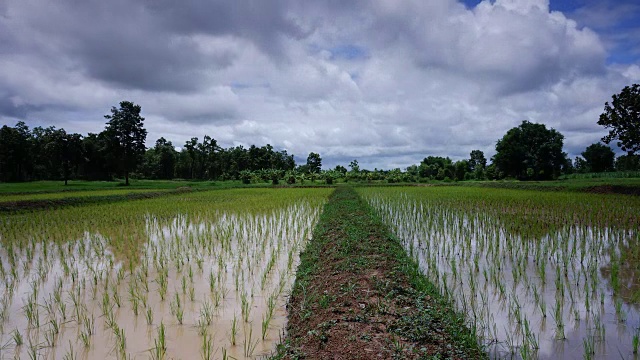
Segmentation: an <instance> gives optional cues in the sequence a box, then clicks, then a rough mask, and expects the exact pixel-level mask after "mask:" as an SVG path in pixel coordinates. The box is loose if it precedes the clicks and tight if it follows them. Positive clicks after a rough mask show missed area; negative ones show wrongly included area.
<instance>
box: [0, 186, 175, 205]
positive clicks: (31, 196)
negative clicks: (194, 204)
mask: <svg viewBox="0 0 640 360" xmlns="http://www.w3.org/2000/svg"><path fill="white" fill-rule="evenodd" d="M162 191H169V189H126V188H120V189H109V190H80V191H58V192H45V193H40V192H31V193H23V194H0V203H3V202H11V201H36V200H55V199H65V198H71V197H95V196H114V195H127V194H136V193H150V192H162Z"/></svg>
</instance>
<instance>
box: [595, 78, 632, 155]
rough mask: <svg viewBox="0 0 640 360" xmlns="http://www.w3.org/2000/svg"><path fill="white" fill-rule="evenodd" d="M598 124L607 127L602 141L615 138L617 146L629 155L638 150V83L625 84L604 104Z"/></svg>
mask: <svg viewBox="0 0 640 360" xmlns="http://www.w3.org/2000/svg"><path fill="white" fill-rule="evenodd" d="M598 125H602V126H604V127H605V128H606V129H609V134H608V135H606V136H605V137H603V138H602V141H604V142H605V143H607V144H609V143H611V142H612V141H614V140H617V144H618V146H619V147H620V148H621V149H622V150H624V151H627V152H628V153H629V154H630V155H631V154H634V153H636V152H638V151H640V85H639V84H634V85H632V86H626V87H625V88H624V89H622V91H621V92H620V94H614V95H613V96H612V101H611V104H609V103H608V102H606V103H605V104H604V112H603V113H602V114H601V115H600V119H599V120H598Z"/></svg>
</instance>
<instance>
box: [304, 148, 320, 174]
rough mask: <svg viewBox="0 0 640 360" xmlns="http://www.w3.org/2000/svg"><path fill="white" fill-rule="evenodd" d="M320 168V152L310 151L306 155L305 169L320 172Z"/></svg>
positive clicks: (315, 172)
mask: <svg viewBox="0 0 640 360" xmlns="http://www.w3.org/2000/svg"><path fill="white" fill-rule="evenodd" d="M321 169H322V158H321V157H320V154H318V153H314V152H311V153H309V156H307V170H308V171H309V172H310V173H312V174H318V173H320V170H321Z"/></svg>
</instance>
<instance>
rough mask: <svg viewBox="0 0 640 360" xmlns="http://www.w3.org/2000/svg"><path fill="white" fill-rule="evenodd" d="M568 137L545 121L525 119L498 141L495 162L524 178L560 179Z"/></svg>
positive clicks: (505, 171) (500, 170) (508, 173)
mask: <svg viewBox="0 0 640 360" xmlns="http://www.w3.org/2000/svg"><path fill="white" fill-rule="evenodd" d="M563 140H564V136H562V134H560V133H559V132H558V131H556V130H554V129H547V127H546V126H545V125H543V124H534V123H531V122H529V121H526V120H525V121H523V122H522V124H520V126H518V127H514V128H512V129H511V130H509V131H507V133H506V134H505V135H504V136H503V137H502V139H500V140H498V143H497V144H496V154H495V155H494V157H493V163H494V164H495V165H496V170H497V172H498V177H501V175H502V174H504V176H506V177H512V178H516V179H520V180H546V179H553V178H557V177H558V176H559V175H560V174H561V171H562V168H563V166H565V164H566V161H567V160H566V154H565V153H563V152H562V146H563Z"/></svg>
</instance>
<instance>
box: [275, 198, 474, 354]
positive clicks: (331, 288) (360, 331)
mask: <svg viewBox="0 0 640 360" xmlns="http://www.w3.org/2000/svg"><path fill="white" fill-rule="evenodd" d="M288 310H289V321H288V324H287V336H286V338H285V340H284V341H283V342H282V343H281V344H280V345H279V347H278V350H277V353H276V354H275V355H274V356H273V358H275V359H279V358H286V359H297V358H308V359H321V358H351V359H379V358H430V357H432V356H434V358H435V357H436V356H440V357H442V358H454V359H456V358H457V359H469V358H485V357H486V355H485V354H484V353H483V351H482V349H481V348H480V347H479V345H478V341H477V337H476V335H475V334H474V333H473V332H472V331H471V330H470V329H468V328H467V327H466V326H465V321H464V318H463V317H462V316H461V315H460V314H458V313H455V312H454V311H453V309H452V307H451V304H450V303H448V302H447V301H446V300H444V299H443V297H442V296H441V295H440V294H439V292H438V290H437V289H436V288H435V287H434V286H433V284H431V283H430V282H428V280H426V278H425V277H424V276H422V274H421V273H420V270H419V268H418V265H417V264H416V263H415V262H414V261H413V260H411V259H410V258H409V257H408V256H407V254H406V252H405V251H404V249H403V248H402V246H401V244H400V243H399V241H398V240H396V239H395V238H394V237H393V236H392V235H391V234H390V233H389V230H388V228H387V227H386V226H384V225H383V224H382V223H381V221H380V220H379V219H378V218H377V217H376V216H375V215H374V214H373V211H372V209H371V208H370V207H369V206H368V205H367V204H366V203H365V202H364V201H363V200H362V199H361V198H360V197H359V196H358V194H357V193H356V192H355V191H354V190H353V189H352V188H350V187H338V188H337V189H336V190H335V192H334V193H333V194H332V195H331V197H330V198H329V202H328V203H327V204H326V205H325V208H324V212H323V214H322V215H321V217H320V221H319V223H318V225H317V227H316V229H315V231H314V236H313V239H312V240H311V242H310V243H309V244H308V245H307V248H306V250H305V251H304V252H303V253H302V254H301V263H300V266H299V267H298V272H297V277H296V282H295V285H294V288H293V291H292V296H291V299H290V301H289V304H288Z"/></svg>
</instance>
